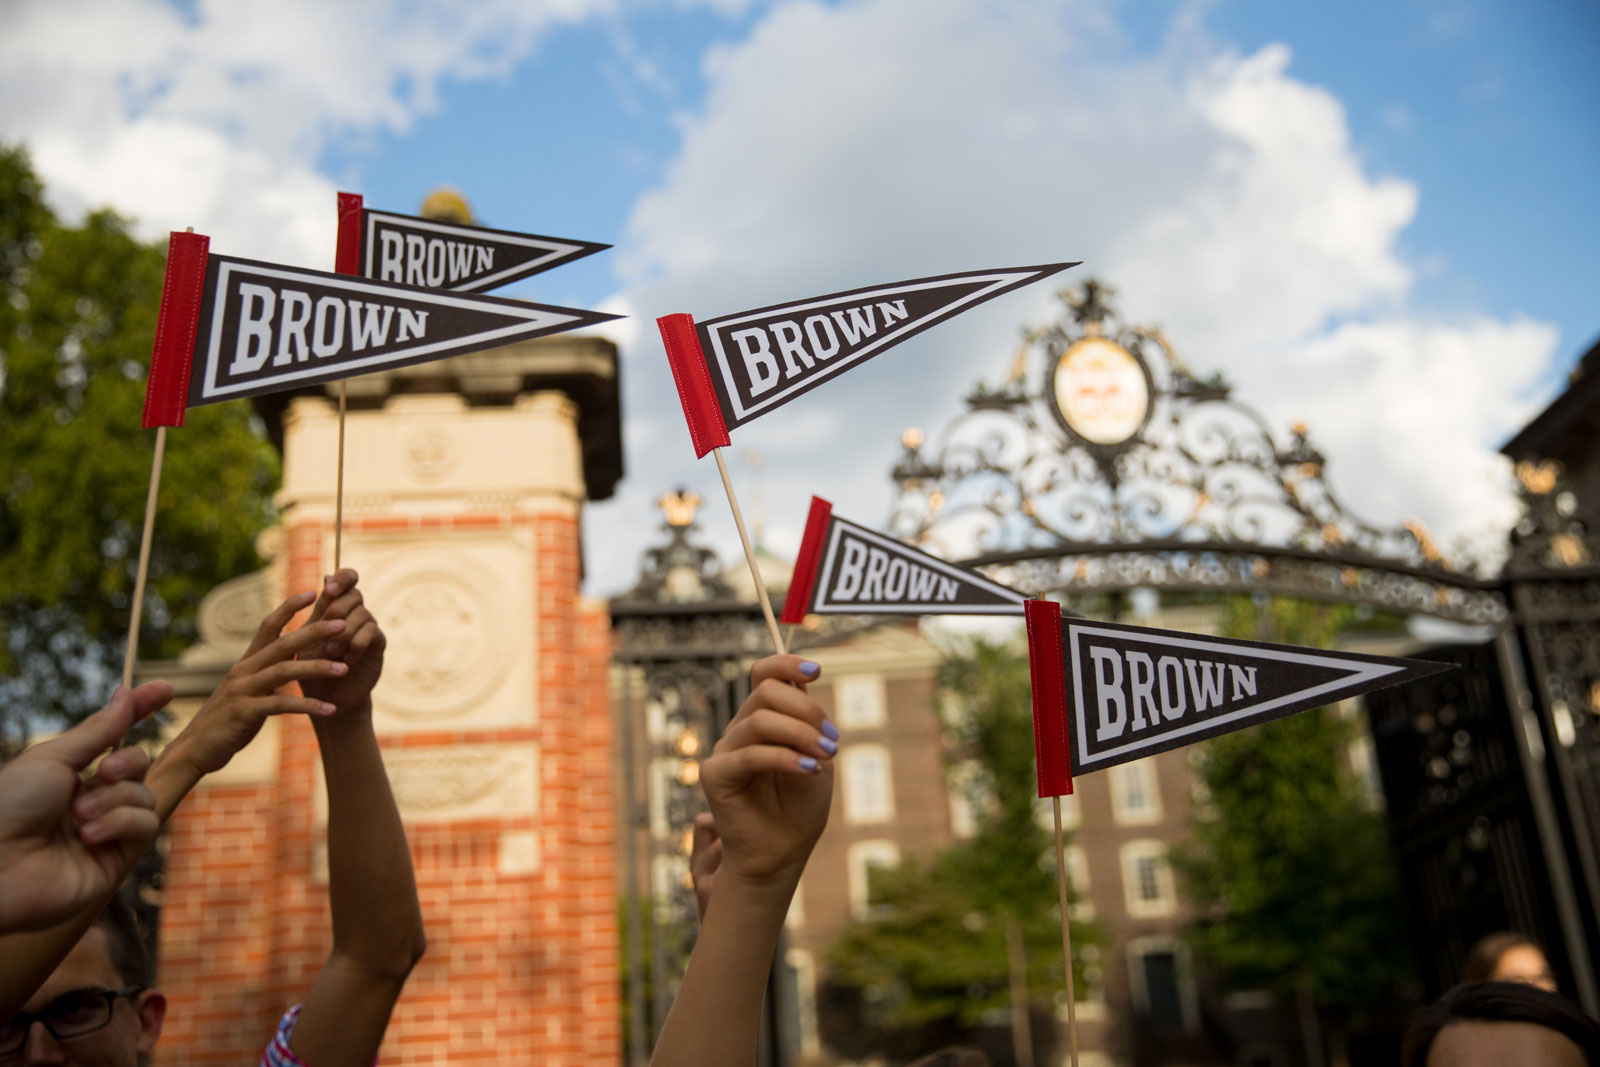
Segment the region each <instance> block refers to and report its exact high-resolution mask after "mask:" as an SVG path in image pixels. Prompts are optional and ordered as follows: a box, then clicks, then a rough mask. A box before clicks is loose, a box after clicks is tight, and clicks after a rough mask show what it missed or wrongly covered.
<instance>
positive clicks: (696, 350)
mask: <svg viewBox="0 0 1600 1067" xmlns="http://www.w3.org/2000/svg"><path fill="white" fill-rule="evenodd" d="M656 326H657V327H658V328H659V329H660V330H661V343H662V344H664V345H665V346H666V348H667V362H668V363H670V364H671V365H672V380H673V381H674V382H675V383H676V384H677V386H678V399H679V400H681V401H682V402H683V417H684V419H685V420H687V422H688V423H689V437H690V439H691V440H693V441H694V454H695V458H696V459H699V458H701V457H703V456H704V455H705V454H706V453H707V452H710V451H711V450H712V449H713V448H721V447H723V446H725V445H727V444H728V443H729V440H728V427H727V425H726V424H725V423H724V422H723V421H722V408H721V407H719V406H718V405H717V394H716V393H715V392H714V391H713V390H712V388H711V375H710V374H709V373H708V372H707V371H706V357H705V353H704V352H702V351H701V350H700V337H699V335H698V334H697V333H696V332H695V328H694V318H693V317H692V316H689V315H684V314H677V315H663V316H661V318H659V319H657V320H656Z"/></svg>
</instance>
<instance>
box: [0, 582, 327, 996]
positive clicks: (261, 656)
mask: <svg viewBox="0 0 1600 1067" xmlns="http://www.w3.org/2000/svg"><path fill="white" fill-rule="evenodd" d="M315 596H316V594H315V593H314V592H310V593H302V594H300V595H298V596H292V597H289V598H288V599H287V600H285V601H284V602H283V603H282V604H280V605H278V606H277V607H276V608H274V609H273V610H272V611H271V612H269V613H268V614H267V616H266V618H264V619H263V620H262V622H261V626H260V628H259V629H258V630H257V631H256V634H255V637H254V638H253V639H252V640H251V642H250V645H249V646H248V647H247V648H246V650H245V653H244V655H243V656H241V657H240V659H239V661H238V662H237V663H235V664H234V665H233V667H232V668H230V669H229V671H228V673H227V675H226V676H225V677H224V678H223V680H222V684H220V685H219V686H217V688H216V690H215V691H214V692H213V693H212V694H211V696H210V697H209V698H207V700H206V702H205V704H203V705H202V706H201V708H200V710H199V712H197V713H196V714H195V717H194V718H193V719H192V720H190V722H189V724H188V725H187V726H185V727H184V729H183V730H182V731H181V732H180V733H179V734H178V736H177V737H175V738H173V739H172V741H171V743H169V744H168V745H167V746H166V748H165V749H163V750H162V752H161V754H160V755H159V756H157V757H156V759H155V762H154V763H151V764H150V765H149V770H148V771H147V772H146V773H145V775H144V785H145V786H146V787H148V789H149V791H150V794H151V795H152V796H153V798H154V802H155V816H156V819H157V821H158V825H159V824H160V823H165V822H166V821H167V819H168V818H170V817H171V815H172V813H173V812H174V811H175V810H177V807H178V805H179V804H180V803H182V802H183V798H184V797H185V796H187V795H188V793H189V790H190V789H192V788H194V786H195V783H197V782H199V780H200V779H201V778H203V777H204V776H205V775H207V774H209V773H211V772H212V771H216V770H220V769H221V768H222V767H224V766H226V765H227V763H228V761H229V760H230V759H232V758H233V756H234V755H235V754H236V753H237V752H238V751H239V750H240V749H242V748H243V747H244V746H245V745H247V744H249V743H250V740H251V739H252V738H254V737H255V736H256V734H257V733H258V732H260V730H261V725H262V723H264V722H265V721H266V719H267V717H268V716H270V715H277V714H282V713H292V712H301V713H307V714H311V715H313V716H317V715H324V716H325V715H331V714H332V713H333V708H332V705H325V704H324V703H323V702H322V701H318V700H312V699H308V698H306V697H303V696H297V695H295V694H292V693H287V692H282V691H281V690H282V688H283V687H284V686H285V685H287V684H288V683H289V682H292V681H300V680H303V679H306V678H310V677H313V676H316V675H319V674H320V675H330V676H332V675H338V674H343V673H345V672H347V671H348V670H349V668H348V666H347V665H346V664H344V663H334V662H332V661H329V660H315V659H307V658H304V657H302V658H299V659H297V658H296V654H297V653H298V652H300V651H301V650H303V649H304V648H306V647H307V646H308V645H310V644H312V643H313V642H315V641H318V640H320V639H322V638H324V637H327V636H329V635H330V634H334V633H337V632H339V631H341V630H342V629H343V628H344V623H343V622H342V621H336V622H329V623H316V624H313V625H308V626H304V627H301V628H300V629H299V630H297V631H295V632H294V633H290V634H284V633H283V628H284V627H285V626H287V625H288V624H289V620H290V619H292V618H293V617H294V616H295V614H296V613H297V612H299V611H301V610H302V609H304V608H306V607H308V606H309V605H310V604H311V603H312V600H313V599H314V598H315ZM151 686H155V687H156V688H151ZM133 692H134V693H135V694H147V695H145V696H142V697H140V699H141V700H149V701H156V699H157V696H159V701H158V702H156V703H154V705H153V706H152V707H151V708H150V710H152V711H153V710H155V708H156V707H160V706H161V705H162V704H165V703H166V702H167V701H168V700H170V699H171V697H172V688H171V686H169V685H167V684H166V683H164V682H163V683H148V684H147V685H144V686H140V687H139V688H138V689H135V690H134V691H133ZM112 743H115V738H112V740H111V741H109V742H108V743H107V745H108V746H109V745H110V744H112ZM41 747H42V746H41ZM146 844H148V842H146ZM143 851H144V850H143V848H140V849H138V850H137V851H133V852H131V853H130V854H128V855H127V856H125V857H124V859H125V862H124V863H123V864H122V865H121V867H120V868H119V873H118V874H117V877H116V879H115V880H114V881H113V882H112V883H111V884H110V885H109V886H107V887H106V888H105V889H104V891H103V892H101V893H100V894H99V895H98V896H96V897H95V898H94V899H92V900H89V901H87V902H86V903H80V905H79V907H78V909H77V910H76V911H75V912H74V913H73V914H72V916H71V917H70V918H68V919H66V920H65V921H64V922H61V923H59V924H57V925H56V926H53V927H50V928H49V929H44V930H36V931H33V932H30V933H26V934H13V935H11V936H8V937H5V938H3V939H0V959H4V960H6V961H7V962H8V964H11V965H10V966H7V967H4V968H0V972H3V973H0V1010H3V1011H4V1012H5V1013H6V1014H10V1013H11V1012H14V1011H16V1010H17V1009H18V1008H19V1007H21V1005H22V1004H23V1002H24V1001H26V1000H27V998H28V997H29V996H31V995H32V994H33V991H34V990H35V989H36V988H38V985H39V983H41V982H43V981H44V980H45V978H47V977H49V975H50V972H51V971H53V970H55V968H56V966H57V964H59V963H60V962H61V961H62V960H63V959H65V958H66V956H67V953H69V952H71V951H72V946H74V945H76V944H77V943H78V941H79V939H80V938H82V937H83V935H84V933H85V932H86V931H87V930H88V929H89V927H90V926H91V925H93V923H94V920H95V916H97V915H98V914H99V913H100V909H101V908H103V907H104V906H105V904H106V901H107V900H109V899H110V898H111V894H112V893H113V892H114V891H115V888H116V885H117V884H119V883H120V882H121V881H122V879H123V878H125V877H127V874H128V872H129V871H130V870H132V868H133V864H134V863H135V862H136V861H137V860H138V858H139V856H140V855H141V854H142V853H143ZM18 961H20V962H18ZM19 997H20V999H19Z"/></svg>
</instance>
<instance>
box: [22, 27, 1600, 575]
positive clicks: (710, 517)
mask: <svg viewBox="0 0 1600 1067" xmlns="http://www.w3.org/2000/svg"><path fill="white" fill-rule="evenodd" d="M89 26H92V27H93V29H92V31H90V32H85V27H89ZM1597 53H1600V14H1597V8H1596V6H1595V5H1593V4H1584V3H1558V2H1531V3H1527V4H1521V5H1507V4H1490V3H1487V2H1484V0H1391V2H1389V3H1379V2H1376V0H1352V2H1349V3H1342V4H1337V5H1326V4H1324V5H1311V4H1292V5H1290V4H1283V3H1274V2H1265V0H1235V2H1229V0H1211V2H1175V0H1160V2H1155V0H1152V2H1144V3H1131V2H1118V0H1062V2H1059V3H1048V4H1040V3H1035V2H1032V0H847V2H845V0H841V2H831V3H830V2H824V0H635V2H624V0H548V2H545V3H538V2H529V0H473V2H463V3H450V2H446V0H408V2H406V3H403V4H385V3H378V2H376V0H372V2H368V0H346V2H338V3H329V2H320V0H281V2H280V3H276V4H272V5H234V4H228V3H223V2H221V0H198V2H195V3H189V4H186V5H185V6H183V7H182V8H181V9H180V8H176V7H173V6H171V5H170V4H168V3H167V2H166V0H124V2H118V0H76V2H74V3H70V4H66V3H51V2H48V0H30V2H25V3H22V4H18V5H9V6H7V8H6V9H5V10H4V11H0V100H3V101H5V102H6V104H7V106H6V107H5V108H0V138H5V139H8V140H17V139H20V140H22V141H24V142H26V143H27V144H29V146H30V147H31V148H32V150H33V152H34V157H35V161H36V164H37V165H38V167H39V169H40V171H41V172H42V173H43V175H44V177H45V179H46V181H47V182H48V183H49V186H50V188H51V190H52V193H53V195H54V196H55V198H56V200H57V203H58V206H60V207H61V209H62V210H64V211H67V212H69V213H70V212H72V211H76V210H81V209H82V208H83V207H85V206H88V205H97V204H102V203H109V204H111V205H112V206H115V207H117V208H118V209H119V210H121V211H123V212H125V213H127V214H129V215H132V216H134V217H135V218H136V219H138V221H139V225H140V227H141V230H142V232H145V233H147V234H149V235H150V236H152V237H156V236H159V235H160V234H161V233H163V232H165V231H166V230H167V229H171V228H181V227H182V226H184V225H191V224H192V225H195V226H196V228H197V229H199V230H201V232H208V233H210V234H211V235H212V237H213V242H214V244H213V247H215V248H217V249H218V250H219V251H226V252H230V253H234V254H240V255H251V256H256V257H259V258H266V259H278V260H282V261H286V262H293V263H302V264H306V265H314V266H320V265H324V264H325V263H326V262H327V261H328V260H329V258H330V257H331V249H332V241H333V226H332V208H331V204H332V199H333V198H332V193H333V190H335V189H339V188H343V189H350V190H354V191H358V192H361V193H363V194H364V195H365V196H366V198H367V202H368V203H369V204H371V205H373V206H379V207H384V208H388V209H391V210H399V211H411V210H414V209H415V208H416V207H417V205H418V204H419V202H420V200H421V198H422V197H423V196H424V195H425V194H426V193H427V192H428V191H429V190H431V189H432V188H434V187H436V186H438V185H440V184H452V185H455V186H457V187H458V188H460V189H461V190H462V191H463V192H464V193H465V194H466V196H467V198H468V199H469V201H470V202H471V203H472V205H473V207H474V208H475V209H476V211H477V212H478V214H479V216H480V218H481V219H482V220H483V221H485V222H486V223H487V224H490V225H494V226H500V227H504V228H510V229H525V230H529V231H532V232H539V233H546V234H550V235H554V236H564V237H575V238H582V239H586V240H598V241H605V242H610V243H612V244H615V245H616V246H617V247H616V248H615V249H614V250H612V251H610V252H606V253H602V254H600V255H597V256H593V257H590V258H588V259H586V260H582V261H580V262H578V263H575V264H571V265H569V266H566V267H563V268H561V269H559V270H557V271H553V272H551V273H549V274H546V275H542V276H540V277H537V278H534V279H531V280H529V281H527V282H524V283H521V284H520V285H518V286H516V287H513V288H511V289H508V290H506V291H505V295H512V296H523V297H527V298H532V299H539V300H543V301H546V302H551V303H558V304H571V305H580V306H597V305H601V304H604V306H605V308H606V309H607V310H613V311H617V312H620V313H625V314H627V315H629V316H631V318H630V319H629V320H628V321H627V322H624V323H621V324H619V325H618V326H617V327H616V328H615V329H614V330H612V331H611V333H610V335H611V336H613V337H614V338H615V339H616V340H617V341H618V342H619V344H621V346H622V350H623V374H624V398H623V403H624V410H625V418H626V423H625V435H626V445H627V449H628V455H627V465H628V472H629V473H628V477H627V479H626V481H625V482H624V484H623V486H622V489H621V492H620V493H619V496H618V498H617V499H616V500H614V501H611V502H607V503H606V504H603V505H600V506H597V507H594V508H591V510H590V512H589V517H588V520H587V523H586V538H587V540H588V547H589V552H590V558H591V559H592V560H596V559H597V560H603V561H606V563H605V565H604V566H600V567H595V566H591V579H590V582H589V585H590V590H591V591H592V592H596V593H606V592H611V591H614V590H615V589H616V588H618V587H620V586H622V585H625V584H627V581H628V579H629V578H631V566H632V560H633V559H634V557H635V555H636V553H637V551H638V550H639V548H641V547H642V545H643V544H644V542H645V541H647V540H649V538H650V536H651V533H650V531H651V530H652V529H653V527H654V520H653V507H652V501H653V500H654V498H655V497H656V495H658V494H659V493H660V492H661V491H662V490H663V489H665V488H668V487H669V486H672V485H675V484H680V483H682V484H687V485H689V486H690V487H691V488H695V489H697V490H699V491H700V492H701V493H702V495H703V496H706V497H707V498H708V499H712V498H714V497H715V496H716V495H717V494H718V492H719V489H718V487H717V482H716V479H715V474H714V473H713V472H712V471H711V470H709V469H708V467H707V465H706V464H696V463H695V462H694V461H693V457H692V453H691V451H690V450H689V448H688V443H687V435H686V434H685V432H684V430H683V426H682V422H681V416H680V415H679V414H678V413H677V412H676V410H675V401H674V399H673V398H672V397H671V395H670V392H669V390H670V385H669V383H668V380H667V377H666V371H665V366H664V361H663V359H662V356H661V353H660V349H659V343H658V342H657V341H656V340H655V339H654V337H653V333H654V331H653V328H652V324H651V322H650V320H651V319H652V318H653V317H654V316H656V315H659V314H663V313H666V312H671V311H691V312H694V313H696V314H698V315H700V316H702V317H704V316H710V315H715V314H721V313H726V312H729V311H734V310H738V309H740V308H743V307H751V306H757V305H762V304H767V303H772V302H775V301H779V300H784V299H788V298H791V297H799V296H805V295H810V294H813V293H820V292H827V291H832V290H837V289H844V288H850V287H854V286H858V285H865V284H870V283H874V282H880V281H889V280H894V279H898V278H906V277H914V276H917V275H922V274H933V273H939V272H942V271H945V270H959V269H971V268H979V267H993V266H1004V265H1010V264H1014V263H1024V262H1041V261H1048V260H1058V259H1079V258H1081V259H1084V260H1085V261H1086V265H1085V267H1084V268H1081V273H1080V274H1078V275H1077V277H1083V276H1087V274H1088V273H1090V272H1092V273H1094V274H1096V275H1098V276H1100V277H1102V278H1104V279H1105V280H1107V281H1109V282H1111V283H1112V284H1113V285H1116V286H1117V287H1118V289H1119V291H1120V294H1121V295H1120V300H1121V305H1120V306H1121V308H1122V310H1123V311H1124V312H1126V313H1127V314H1128V315H1129V316H1130V317H1132V318H1134V319H1138V320H1140V321H1144V322H1152V323H1157V324H1160V325H1162V326H1163V327H1164V328H1165V329H1166V330H1167V332H1168V335H1169V336H1170V337H1171V338H1172V339H1173V340H1174V343H1176V344H1177V345H1178V347H1179V349H1180V351H1181V352H1182V353H1183V354H1184V356H1185V358H1186V359H1187V360H1188V362H1189V363H1190V364H1191V365H1193V366H1194V367H1196V369H1198V370H1200V371H1202V372H1205V371H1209V370H1213V369H1217V370H1222V371H1224V372H1225V373H1226V374H1228V375H1229V376H1230V378H1232V380H1234V381H1235V382H1236V383H1237V385H1238V387H1239V392H1240V395H1241V396H1242V397H1243V398H1245V399H1246V400H1248V401H1249V402H1251V403H1252V404H1253V405H1254V406H1256V407H1257V408H1259V409H1260V410H1261V411H1262V412H1263V414H1264V415H1265V417H1266V418H1267V419H1268V421H1269V423H1271V424H1272V425H1273V426H1274V427H1280V428H1281V427H1286V426H1287V425H1288V424H1289V423H1290V422H1291V421H1294V420H1296V419H1299V418H1308V419H1309V420H1310V422H1311V424H1312V427H1313V431H1314V436H1315V440H1316V441H1317V442H1318V443H1319V444H1320V445H1321V446H1322V447H1323V449H1324V450H1325V451H1326V452H1327V453H1329V455H1330V456H1331V457H1333V463H1332V464H1331V466H1330V475H1331V476H1332V477H1333V478H1334V479H1335V482H1336V484H1337V485H1338V486H1340V487H1341V489H1342V490H1343V491H1344V494H1345V496H1346V497H1347V498H1348V500H1349V502H1350V504H1351V505H1352V506H1353V507H1355V508H1356V509H1357V510H1358V511H1360V512H1361V513H1362V514H1364V515H1365V516H1367V517H1370V518H1371V519H1373V520H1375V521H1378V522H1382V523H1393V522H1398V521H1400V520H1401V519H1402V518H1405V517H1408V516H1412V515H1416V516H1420V517H1422V518H1423V519H1425V520H1426V521H1427V522H1428V523H1429V524H1430V526H1432V527H1434V528H1435V529H1436V530H1439V531H1443V533H1444V534H1445V535H1447V536H1461V537H1469V538H1482V537H1484V536H1485V532H1486V531H1487V532H1488V535H1489V536H1491V539H1492V537H1493V536H1496V535H1497V533H1496V532H1497V531H1503V530H1504V529H1505V527H1506V525H1507V524H1508V523H1509V521H1510V520H1511V517H1512V516H1513V514H1514V506H1513V504H1512V502H1511V497H1510V494H1509V491H1508V485H1509V472H1508V471H1507V470H1506V468H1505V466H1504V464H1503V463H1502V462H1500V461H1499V460H1498V459H1497V457H1496V456H1495V453H1494V448H1495V446H1497V445H1498V444H1499V443H1500V442H1502V441H1503V440H1505V439H1506V438H1507V437H1508V436H1509V435H1510V434H1511V433H1512V432H1514V431H1515V429H1516V428H1517V427H1518V426H1520V425H1521V423H1522V421H1523V420H1525V419H1526V418H1527V417H1528V416H1529V415H1530V414H1531V413H1532V412H1533V411H1535V410H1537V408H1538V406H1539V405H1540V404H1541V403H1542V402H1544V401H1545V400H1547V399H1548V398H1549V396H1550V395H1551V394H1552V392H1553V391H1554V389H1556V388H1557V387H1558V385H1559V382H1560V381H1561V380H1562V378H1563V377H1564V374H1565V371H1566V369H1567V368H1568V367H1570V365H1571V363H1572V361H1573V360H1574V359H1575V358H1576V357H1577V356H1578V355H1579V354H1580V353H1581V352H1582V351H1583V350H1584V349H1585V348H1586V347H1587V346H1588V345H1589V344H1590V343H1592V342H1593V341H1594V340H1595V339H1596V338H1597V337H1600V309H1597V308H1596V304H1595V299H1594V294H1595V293H1596V292H1600V240H1597V237H1600V197H1597V196H1596V195H1595V193H1594V189H1595V187H1596V176H1600V62H1597V60H1600V54H1597ZM1052 313H1053V305H1052V303H1051V299H1050V294H1049V293H1045V292H1041V293H1031V294H1022V295H1016V296H1012V297H1008V298H1006V299H1005V300H1002V301H997V302H995V303H994V304H993V305H989V306H986V307H985V308H982V309H979V310H978V311H975V312H973V313H971V314H969V315H966V316H963V317H962V318H961V319H960V320H957V321H956V322H955V323H952V324H951V325H949V326H947V327H941V328H940V330H938V331H933V332H931V333H929V334H927V335H924V337H923V338H920V339H918V340H917V341H915V342H912V343H908V344H907V345H905V346H903V347H902V348H901V349H900V350H899V354H898V355H897V356H896V357H895V358H894V359H893V360H882V361H875V363H874V364H870V365H868V366H866V367H864V368H862V369H861V370H860V371H858V372H853V373H852V375H851V376H850V377H849V378H848V379H845V381H848V383H849V386H848V388H846V387H844V386H833V387H830V390H827V391H819V392H818V393H816V394H813V396H814V397H815V399H808V400H807V401H806V402H805V403H804V404H800V403H797V404H795V405H792V406H791V408H789V409H786V410H787V411H789V412H792V417H791V416H789V415H786V416H785V419H784V421H783V424H782V425H781V426H778V425H769V424H767V423H766V420H764V422H763V423H758V424H755V425H753V426H752V427H750V428H748V429H747V430H746V431H741V434H740V439H739V440H736V441H735V444H736V446H739V450H740V452H741V454H742V453H743V452H744V451H745V450H748V449H758V450H760V451H761V452H762V453H763V454H764V456H765V457H766V459H765V464H764V467H763V469H762V472H761V474H760V477H761V480H762V487H763V489H764V493H763V495H764V497H765V499H766V500H767V501H768V504H767V506H766V509H765V511H766V515H765V518H766V519H767V520H768V521H767V522H766V523H765V526H766V535H767V538H768V541H769V542H770V544H771V545H772V546H773V547H774V548H775V549H776V550H778V551H780V552H782V551H790V550H792V549H793V547H794V545H795V543H796V542H797V541H798V536H799V526H800V523H801V521H802V520H803V514H804V501H805V499H806V498H807V497H808V496H809V495H810V493H812V492H822V493H824V494H825V495H829V496H830V497H832V498H833V499H834V501H835V503H836V505H837V506H838V507H839V510H840V512H841V514H845V515H848V516H850V517H852V518H858V519H860V520H862V521H867V522H874V521H879V519H880V518H881V516H883V515H884V514H885V512H886V508H887V500H888V482H887V478H886V473H885V472H886V470H887V468H888V466H889V465H890V464H891V463H892V462H893V459H894V454H895V452H896V445H895V441H896V439H897V437H898V433H899V429H900V427H902V426H904V425H909V424H917V425H921V426H925V427H929V428H936V427H938V426H939V425H941V424H942V423H943V422H944V421H945V420H946V419H948V418H949V417H950V416H951V415H953V414H955V413H956V412H957V411H958V410H959V396H960V395H961V394H962V393H963V392H964V391H965V390H966V389H967V388H968V386H970V385H971V384H972V382H973V381H974V380H975V379H978V378H982V377H985V376H988V377H993V376H994V375H995V374H997V373H999V372H1000V371H1001V370H1003V368H1004V367H1005V366H1006V365H1008V364H1009V361H1010V358H1011V356H1012V353H1013V352H1014V347H1015V340H1014V339H1015V337H1016V329H1017V327H1018V326H1019V325H1021V324H1023V323H1035V324H1037V323H1039V322H1041V321H1043V320H1044V319H1045V318H1047V317H1048V316H1049V315H1050V314H1052ZM908 367H914V368H915V369H916V373H915V374H908V373H907V368H908ZM739 466H740V465H739V464H736V467H739ZM737 476H738V477H740V478H742V479H746V480H749V479H751V478H753V477H754V476H755V475H754V472H752V471H750V470H738V471H737ZM705 520H706V526H707V531H708V534H709V536H711V537H712V538H713V540H714V541H715V542H716V543H717V544H719V545H720V546H722V547H723V548H724V549H725V550H727V551H729V552H730V553H731V552H732V551H733V550H734V546H735V542H734V541H733V533H732V529H731V525H730V524H729V523H728V521H727V518H726V515H725V512H724V511H722V510H721V509H720V508H711V509H707V511H706V513H705ZM613 561H615V565H613Z"/></svg>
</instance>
